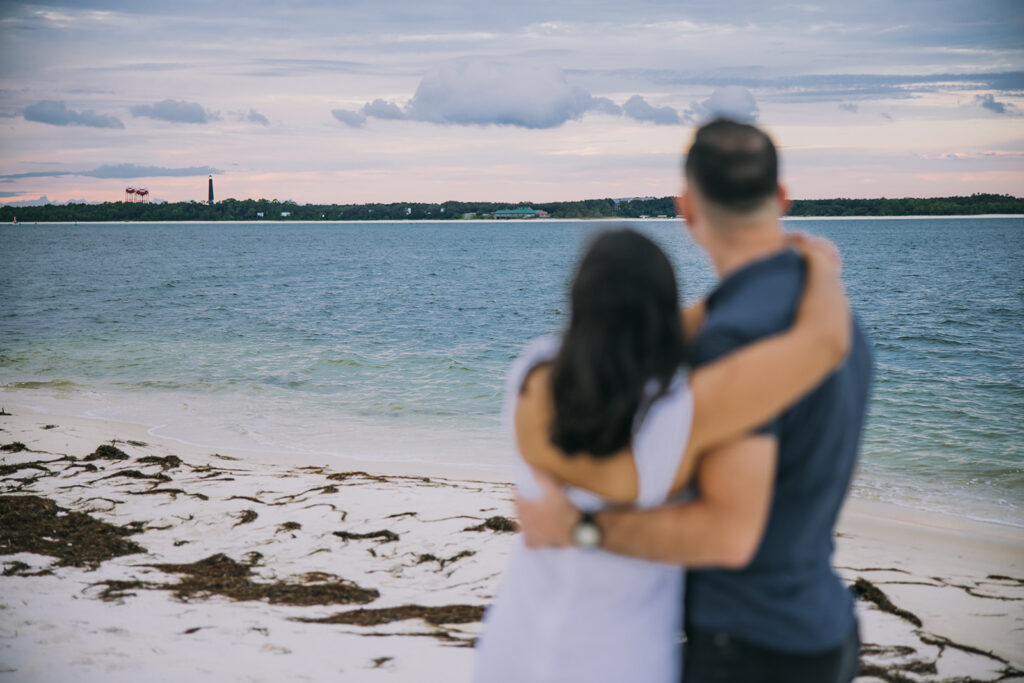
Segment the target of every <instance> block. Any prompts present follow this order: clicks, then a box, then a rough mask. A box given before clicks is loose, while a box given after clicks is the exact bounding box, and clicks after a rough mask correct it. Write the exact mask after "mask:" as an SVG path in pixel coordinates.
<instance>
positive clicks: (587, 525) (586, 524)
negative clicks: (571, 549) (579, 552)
mask: <svg viewBox="0 0 1024 683" xmlns="http://www.w3.org/2000/svg"><path fill="white" fill-rule="evenodd" d="M602 540H603V535H602V534H601V527H599V526H598V525H597V516H596V515H594V513H593V512H582V513H580V521H578V522H576V526H574V527H573V528H572V542H573V543H574V544H575V545H576V547H578V548H600V547H601V541H602Z"/></svg>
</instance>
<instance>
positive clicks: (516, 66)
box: [331, 58, 681, 129]
mask: <svg viewBox="0 0 1024 683" xmlns="http://www.w3.org/2000/svg"><path fill="white" fill-rule="evenodd" d="M589 111H594V112H598V113H601V114H606V115H610V116H627V117H629V118H632V119H636V120H637V121H650V122H653V123H656V124H677V123H680V121H681V119H680V116H679V113H678V112H677V111H676V110H675V109H673V108H672V107H654V106H651V105H650V104H648V103H647V101H646V100H644V98H643V97H641V96H639V95H634V96H633V97H631V98H629V99H628V100H627V101H626V102H625V103H624V104H623V105H622V106H621V107H620V106H619V105H617V104H615V102H613V101H611V100H610V99H608V98H607V97H594V96H593V95H591V94H590V93H589V92H587V90H585V89H584V88H581V87H579V86H575V85H571V84H570V83H569V82H568V81H567V80H566V77H565V73H564V72H563V71H562V69H560V68H558V67H557V66H552V65H543V64H536V63H532V64H531V63H519V62H516V63H511V62H503V61H499V60H493V59H485V58H466V59H459V60H455V61H453V62H449V63H447V64H445V65H443V66H441V67H439V68H437V69H434V70H433V71H431V72H429V73H428V74H427V75H426V76H424V77H423V80H422V81H420V84H419V86H418V87H417V88H416V92H415V93H414V94H413V96H412V98H411V99H410V100H409V102H408V103H407V104H406V105H405V106H404V107H401V106H399V105H398V104H396V103H394V102H388V101H386V100H383V99H381V98H377V99H375V100H373V101H372V102H367V103H366V104H364V105H363V107H362V108H361V109H358V110H354V109H333V110H331V114H332V115H333V116H334V118H336V119H337V120H338V121H341V122H342V123H344V124H345V125H347V126H350V127H352V128H362V127H363V126H365V125H366V121H367V119H369V118H377V119H388V120H400V119H405V120H412V121H424V122H428V123H437V124H443V125H461V126H472V125H476V126H486V125H498V126H518V127H520V128H531V129H541V128H556V127H558V126H561V125H562V124H564V123H566V122H567V121H572V120H575V119H578V118H580V117H581V116H583V114H585V113H587V112H589Z"/></svg>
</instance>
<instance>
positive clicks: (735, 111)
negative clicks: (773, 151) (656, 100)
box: [686, 85, 761, 123]
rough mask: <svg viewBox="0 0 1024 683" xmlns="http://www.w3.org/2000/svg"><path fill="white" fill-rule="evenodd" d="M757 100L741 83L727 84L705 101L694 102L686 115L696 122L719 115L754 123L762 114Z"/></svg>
mask: <svg viewBox="0 0 1024 683" xmlns="http://www.w3.org/2000/svg"><path fill="white" fill-rule="evenodd" d="M760 113H761V112H760V109H758V106H757V100H755V99H754V96H753V95H751V94H750V91H749V90H747V89H746V88H744V87H742V86H739V85H727V86H725V87H724V88H719V89H718V90H715V91H714V92H713V93H711V97H709V98H707V99H706V100H704V101H703V102H694V103H693V104H692V105H691V106H690V108H689V109H687V111H686V116H687V118H688V119H690V120H691V121H694V122H695V123H703V122H705V121H709V120H711V119H713V118H717V117H719V116H724V117H726V118H730V119H734V120H736V121H743V122H746V123H753V122H754V121H757V117H758V116H759V115H760Z"/></svg>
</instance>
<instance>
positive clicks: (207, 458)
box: [0, 404, 1024, 683]
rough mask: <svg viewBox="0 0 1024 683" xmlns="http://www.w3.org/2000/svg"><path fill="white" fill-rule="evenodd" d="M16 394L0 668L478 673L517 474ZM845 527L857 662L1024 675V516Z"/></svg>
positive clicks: (359, 676)
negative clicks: (86, 412) (268, 439)
mask: <svg viewBox="0 0 1024 683" xmlns="http://www.w3.org/2000/svg"><path fill="white" fill-rule="evenodd" d="M6 408H7V410H8V411H9V412H10V413H12V415H2V416H0V429H2V431H0V444H2V445H3V446H4V448H5V450H4V451H2V452H0V494H2V495H0V515H2V517H3V518H2V520H0V573H2V576H0V681H40V682H44V681H54V682H57V681H69V680H74V681H76V683H86V682H88V681H140V680H142V681H279V680H296V681H301V680H310V681H321V680H328V679H332V680H344V681H394V682H397V681H465V680H468V678H469V674H470V671H471V667H472V657H473V650H472V643H473V639H474V638H475V636H476V635H477V634H478V632H479V627H480V624H479V618H480V614H481V613H482V610H483V608H484V607H485V606H486V605H487V604H488V603H489V601H490V599H491V597H492V595H493V594H494V591H495V589H496V586H497V581H498V579H499V576H500V573H501V570H502V568H503V566H504V563H505V558H506V556H507V554H508V552H509V550H510V548H511V547H512V544H513V543H515V542H517V540H516V535H515V534H514V533H513V532H512V531H510V524H511V520H510V519H509V517H510V515H511V513H512V495H513V491H512V487H511V486H509V485H508V484H506V483H502V482H500V481H473V480H470V479H467V478H466V477H465V475H463V476H457V473H451V472H446V471H441V470H438V469H437V468H426V467H422V466H420V467H416V469H415V471H411V470H410V468H411V467H412V465H410V464H405V465H403V466H391V467H389V468H386V467H376V468H374V469H373V470H372V471H367V467H366V464H365V463H351V462H345V461H344V460H341V459H337V458H330V457H326V456H324V457H319V458H316V457H296V456H288V458H287V460H286V461H284V459H282V458H281V457H280V456H275V454H272V453H264V454H259V453H250V452H246V453H239V452H232V451H225V450H222V451H220V452H218V453H214V452H212V451H210V450H209V449H203V448H199V447H195V446H186V445H183V444H181V443H177V442H174V441H169V440H162V439H156V438H154V437H153V436H152V435H150V434H149V433H148V431H147V429H146V428H145V427H144V426H140V425H132V424H123V423H115V422H110V421H103V420H90V419H84V418H80V417H70V416H56V415H52V414H42V413H37V412H34V411H32V410H30V409H28V408H26V407H23V406H19V405H16V404H8V405H6ZM22 446H24V448H25V450H21V448H22ZM837 543H838V550H837V556H836V564H837V566H838V567H839V568H840V573H841V574H842V576H843V578H844V579H846V580H847V581H849V582H850V584H851V585H852V586H854V587H855V590H856V591H857V593H858V594H859V596H860V599H859V600H858V611H859V614H860V618H861V628H862V635H863V639H864V642H865V648H864V652H863V658H862V671H863V673H864V675H863V676H862V677H861V678H859V679H858V680H859V681H954V680H955V681H994V680H1003V681H1006V680H1021V681H1024V673H1022V672H1024V537H1022V533H1021V530H1020V529H1016V528H1012V527H1003V526H998V525H991V524H982V523H973V522H969V521H967V520H962V519H957V518H952V517H943V516H939V515H934V514H926V513H920V512H915V511H912V510H907V509H904V508H900V507H898V506H893V505H885V504H879V503H873V504H869V503H866V502H861V501H856V500H854V501H851V502H850V504H849V505H848V506H847V509H846V512H845V513H844V516H843V519H842V521H841V524H840V530H839V534H838V539H837Z"/></svg>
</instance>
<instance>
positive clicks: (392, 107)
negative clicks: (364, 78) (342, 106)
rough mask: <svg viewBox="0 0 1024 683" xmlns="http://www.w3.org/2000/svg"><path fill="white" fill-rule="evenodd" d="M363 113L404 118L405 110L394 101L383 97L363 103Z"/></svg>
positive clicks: (376, 116) (378, 116)
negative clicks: (388, 100)
mask: <svg viewBox="0 0 1024 683" xmlns="http://www.w3.org/2000/svg"><path fill="white" fill-rule="evenodd" d="M362 113H363V115H364V116H372V117H374V118H378V119H404V118H405V112H404V111H402V109H401V108H400V107H399V106H398V105H397V104H394V103H393V102H387V101H385V100H382V99H381V98H379V97H378V98H377V99H375V100H374V101H373V102H367V103H366V104H364V105H363V109H362Z"/></svg>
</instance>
